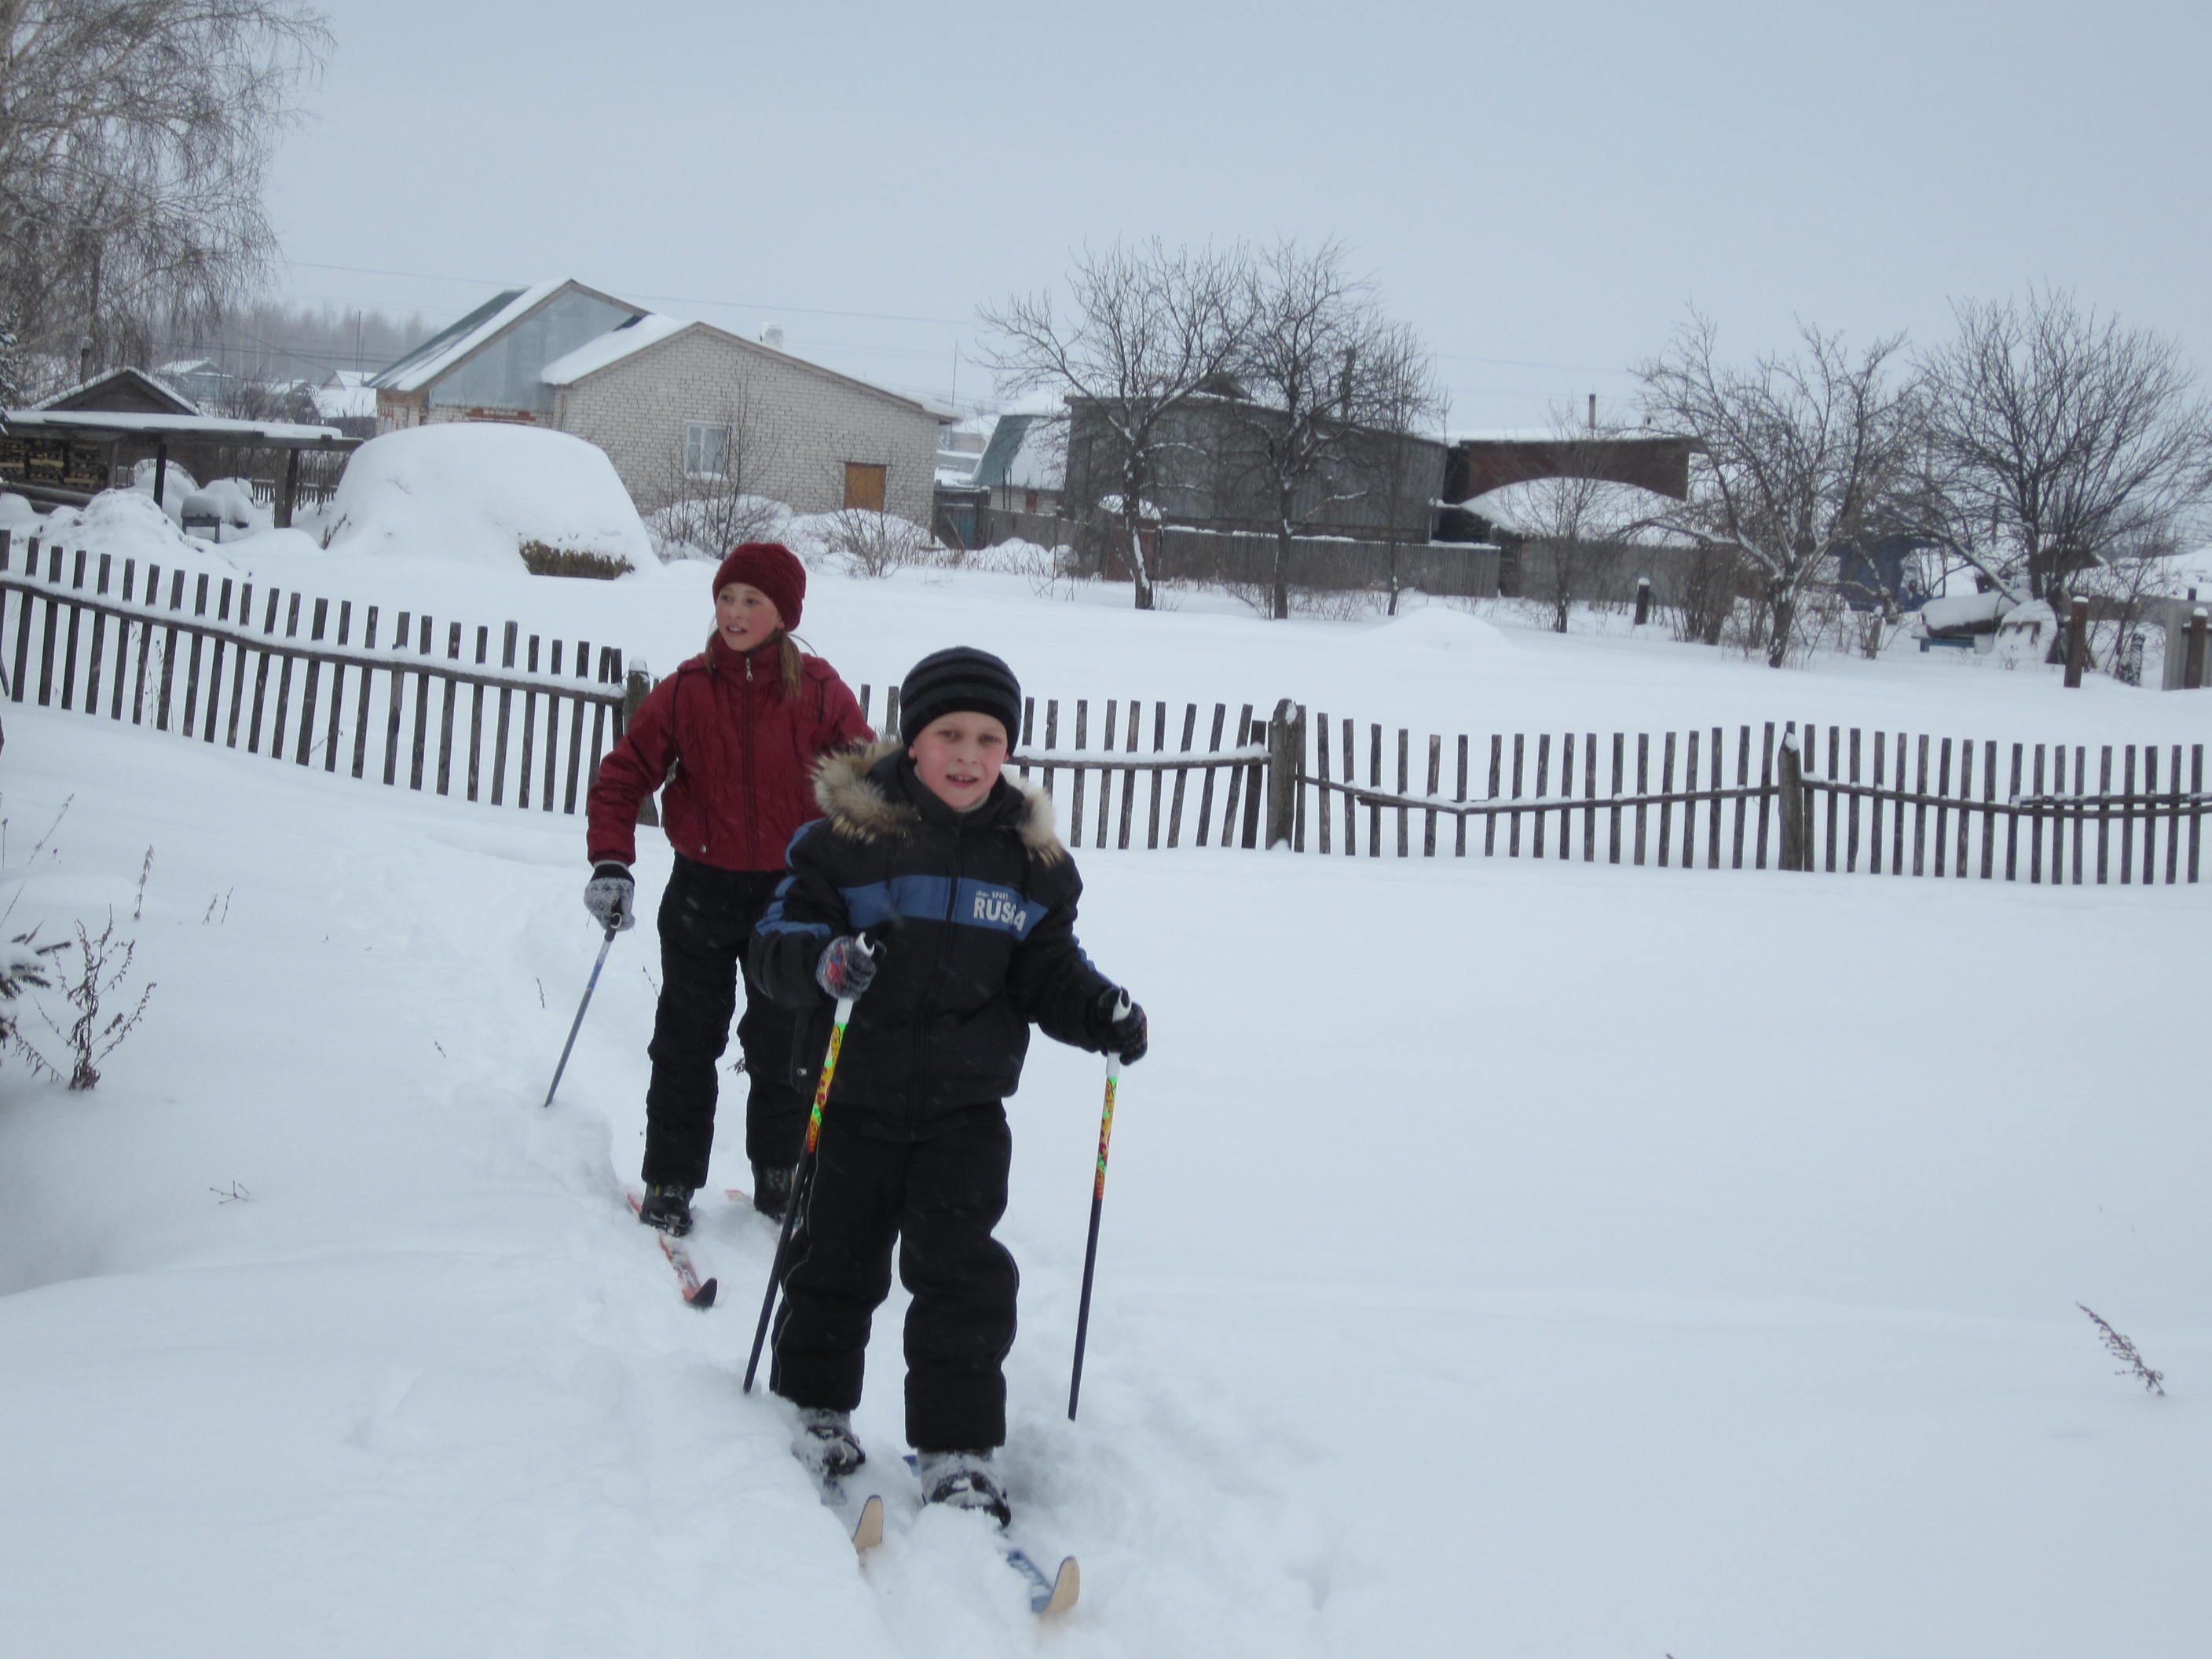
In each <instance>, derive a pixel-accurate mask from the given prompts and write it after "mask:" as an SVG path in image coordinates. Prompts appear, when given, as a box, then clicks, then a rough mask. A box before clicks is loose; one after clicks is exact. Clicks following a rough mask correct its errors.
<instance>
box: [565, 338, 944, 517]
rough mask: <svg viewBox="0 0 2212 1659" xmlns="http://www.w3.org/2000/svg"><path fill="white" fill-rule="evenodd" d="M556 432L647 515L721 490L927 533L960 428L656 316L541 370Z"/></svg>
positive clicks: (830, 375)
mask: <svg viewBox="0 0 2212 1659" xmlns="http://www.w3.org/2000/svg"><path fill="white" fill-rule="evenodd" d="M544 380H545V382H546V384H547V385H548V386H550V388H551V389H552V392H553V423H554V424H555V425H556V426H557V427H559V428H561V429H562V431H564V432H573V433H574V434H575V435H577V436H578V437H580V438H587V439H589V440H590V441H592V442H593V443H595V444H597V445H598V446H599V447H600V448H602V449H604V450H605V451H606V452H607V454H608V455H609V456H610V457H611V459H613V461H614V464H615V470H616V471H617V472H618V473H620V474H621V475H622V479H623V483H625V484H627V485H628V486H629V492H630V495H631V498H632V499H633V500H635V501H636V502H637V504H638V506H639V507H640V508H641V509H642V510H644V511H646V512H651V511H653V509H654V508H656V507H661V506H664V505H665V504H666V503H667V502H668V501H672V500H675V499H677V498H678V496H680V495H684V494H685V493H687V489H696V487H697V486H698V485H699V484H700V483H702V482H704V483H722V482H723V481H726V483H727V484H728V486H729V487H730V488H732V489H738V490H742V491H743V492H744V493H745V494H747V495H767V496H770V497H772V498H773V499H775V500H776V501H782V502H783V503H785V504H786V505H787V506H788V507H792V508H793V510H795V511H797V512H800V513H827V512H833V511H835V510H836V509H837V508H839V507H875V508H877V509H878V510H880V511H883V512H885V513H896V515H897V516H898V517H900V518H902V519H910V520H913V521H914V522H915V523H916V524H921V525H927V524H928V523H929V521H930V512H931V499H932V498H931V491H932V489H933V486H934V483H935V481H936V466H937V435H938V431H939V428H940V427H942V426H943V425H945V424H946V423H947V422H950V421H951V420H952V419H953V418H954V417H953V416H952V415H951V413H950V412H949V411H948V412H940V411H939V410H935V409H933V408H932V407H930V406H928V405H927V404H922V403H920V402H918V401H916V400H915V399H914V398H905V397H901V396H900V395H899V394H898V393H896V392H886V391H884V389H883V388H882V387H880V386H870V385H869V384H867V383H866V381H864V380H854V379H852V378H850V377H849V376H847V375H843V374H837V373H836V371H834V370H831V369H827V368H822V367H821V366H820V365H819V364H816V363H810V362H806V361H805V360H804V359H803V358H799V357H793V356H790V355H788V354H787V353H785V352H782V351H778V350H776V349H774V348H772V347H769V346H765V345H762V344H759V343H756V342H754V341H751V340H747V339H743V338H741V337H738V336H737V335H735V334H731V333H728V332H726V331H723V330H721V329H719V328H715V327H713V326H711V325H708V324H706V323H682V322H678V321H677V320H675V319H672V318H667V317H659V316H647V317H643V318H641V319H639V320H638V321H637V322H636V323H635V324H632V325H628V326H626V327H623V328H619V329H617V330H615V331H612V332H611V333H609V334H605V335H603V336H601V337H599V338H598V339H596V340H592V341H590V342H588V343H586V344H585V345H583V346H581V347H580V348H578V349H576V350H574V351H572V352H570V353H568V355H567V356H564V357H562V358H560V359H559V360H557V361H556V362H552V363H549V364H547V365H546V367H545V369H544Z"/></svg>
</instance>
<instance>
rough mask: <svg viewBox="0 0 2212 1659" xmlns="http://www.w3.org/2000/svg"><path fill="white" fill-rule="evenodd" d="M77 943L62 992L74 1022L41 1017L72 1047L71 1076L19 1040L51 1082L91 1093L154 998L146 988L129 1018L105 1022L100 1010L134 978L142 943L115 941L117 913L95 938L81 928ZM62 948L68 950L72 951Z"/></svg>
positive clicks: (116, 1017)
mask: <svg viewBox="0 0 2212 1659" xmlns="http://www.w3.org/2000/svg"><path fill="white" fill-rule="evenodd" d="M76 943H77V953H78V955H77V960H76V963H73V964H72V965H71V969H70V975H71V976H70V977H69V978H68V979H67V980H66V981H65V982H64V984H63V986H62V987H61V988H62V990H63V993H64V996H65V997H66V998H67V1000H68V1001H69V1005H70V1006H71V1007H72V1008H74V1009H76V1018H75V1019H73V1020H72V1021H70V1024H69V1025H68V1026H67V1027H66V1028H64V1027H63V1026H61V1025H58V1024H55V1023H54V1019H53V1017H52V1015H50V1014H48V1013H47V1012H46V1011H45V1010H44V1009H43V1008H42V1009H40V1011H39V1017H40V1018H41V1019H43V1020H45V1021H46V1027H47V1029H48V1030H51V1031H52V1032H53V1033H54V1034H55V1035H56V1036H58V1037H60V1038H61V1039H62V1041H63V1042H64V1043H66V1044H67V1045H68V1053H67V1054H66V1055H65V1056H64V1058H65V1059H66V1060H68V1062H69V1069H68V1071H67V1072H66V1073H64V1071H63V1069H62V1067H61V1066H58V1065H57V1064H55V1063H54V1061H53V1060H51V1059H49V1058H47V1056H46V1054H43V1053H41V1052H40V1050H39V1049H37V1048H34V1047H33V1045H32V1044H31V1043H29V1042H27V1041H24V1040H22V1039H21V1038H20V1037H19V1038H18V1040H17V1046H18V1050H19V1052H21V1053H23V1054H25V1055H26V1057H27V1058H28V1059H30V1060H32V1061H33V1063H34V1064H35V1065H36V1066H38V1067H39V1068H40V1069H41V1070H43V1071H45V1072H46V1073H47V1074H48V1075H49V1076H52V1077H55V1078H61V1077H64V1076H66V1077H67V1079H68V1080H69V1086H70V1088H71V1089H72V1090H81V1089H89V1088H92V1087H93V1086H94V1085H96V1084H98V1083H99V1081H100V1069H99V1065H100V1061H101V1060H105V1059H106V1058H107V1056H108V1055H110V1054H113V1053H114V1052H115V1050H116V1048H118V1046H120V1044H121V1043H122V1042H123V1039H124V1038H125V1037H127V1036H130V1035H131V1032H132V1031H134V1030H137V1026H138V1022H139V1021H140V1020H141V1019H143V1018H145V1014H146V1005H147V1002H148V1001H149V1000H150V999H151V998H152V996H153V994H154V987H153V986H152V985H150V984H149V985H148V986H147V987H145V988H144V989H143V990H142V991H140V992H139V994H138V1000H137V1003H136V1004H135V1005H134V1006H132V1007H131V1012H129V1013H127V1014H120V1013H118V1014H110V1015H109V1016H108V1017H107V1018H106V1020H105V1021H104V1022H103V1021H102V1020H101V1018H100V1007H101V1005H102V1004H103V1003H104V1002H105V1001H106V1000H107V999H108V998H109V997H111V996H112V995H113V994H115V992H116V991H117V990H118V989H119V988H120V987H121V986H122V984H123V981H124V979H125V977H126V976H127V975H129V974H130V972H131V960H132V958H133V957H136V956H137V951H138V942H137V940H136V939H118V938H117V937H116V936H115V913H114V912H113V911H112V910H111V911H110V912H108V916H107V925H106V927H103V928H101V929H100V932H99V933H96V934H94V933H87V932H86V931H85V927H84V924H83V923H82V922H79V923H78V924H77V925H76ZM59 948H60V949H63V950H66V949H67V948H68V946H67V945H62V946H61V947H59ZM57 965H58V964H57Z"/></svg>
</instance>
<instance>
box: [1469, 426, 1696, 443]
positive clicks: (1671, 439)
mask: <svg viewBox="0 0 2212 1659" xmlns="http://www.w3.org/2000/svg"><path fill="white" fill-rule="evenodd" d="M1444 441H1445V442H1446V443H1450V444H1578V443H1607V444H1656V443H1677V444H1678V443H1681V442H1683V441H1684V437H1683V435H1682V434H1681V433H1679V432H1665V431H1662V430H1661V429H1660V428H1657V427H1632V428H1628V429H1627V430H1626V431H1622V430H1620V429H1619V428H1603V429H1601V430H1598V431H1595V432H1590V431H1584V430H1583V429H1582V428H1570V429H1568V430H1566V431H1564V432H1563V431H1561V430H1560V429H1559V428H1558V427H1555V426H1500V427H1488V428H1481V429H1480V430H1476V431H1471V432H1453V433H1449V434H1447V435H1445V438H1444Z"/></svg>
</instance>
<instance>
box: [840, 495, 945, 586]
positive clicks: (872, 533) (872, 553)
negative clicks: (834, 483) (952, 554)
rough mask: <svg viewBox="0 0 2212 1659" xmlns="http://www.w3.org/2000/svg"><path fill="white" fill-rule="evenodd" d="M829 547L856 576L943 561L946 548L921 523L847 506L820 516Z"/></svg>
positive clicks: (884, 573)
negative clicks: (840, 511) (939, 544)
mask: <svg viewBox="0 0 2212 1659" xmlns="http://www.w3.org/2000/svg"><path fill="white" fill-rule="evenodd" d="M822 522H823V539H824V540H825V541H826V542H827V544H828V545H829V551H830V552H831V553H832V554H834V555H835V556H836V557H837V558H838V559H840V560H842V562H843V563H844V566H845V568H846V569H847V570H848V571H850V572H851V573H852V574H854V575H855V576H888V575H890V573H891V572H892V571H894V570H896V569H898V568H901V567H902V566H904V565H913V564H925V565H939V564H943V563H944V562H945V550H944V549H943V548H940V547H939V546H938V544H937V543H936V541H935V540H934V539H933V538H932V537H931V536H930V534H929V532H927V531H926V530H924V529H923V528H922V527H921V526H920V525H918V524H915V523H914V522H913V521H912V520H907V519H902V518H898V517H896V516H895V515H893V514H891V513H873V512H871V511H869V510H868V509H867V508H866V507H847V508H845V510H844V511H842V513H826V514H824V515H823V521H822Z"/></svg>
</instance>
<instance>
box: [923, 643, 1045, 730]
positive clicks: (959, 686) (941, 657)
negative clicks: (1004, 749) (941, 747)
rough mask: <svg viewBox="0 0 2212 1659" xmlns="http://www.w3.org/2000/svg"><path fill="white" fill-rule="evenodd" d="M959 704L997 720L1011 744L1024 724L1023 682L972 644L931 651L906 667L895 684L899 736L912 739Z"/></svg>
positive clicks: (961, 706)
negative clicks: (902, 678) (900, 681)
mask: <svg viewBox="0 0 2212 1659" xmlns="http://www.w3.org/2000/svg"><path fill="white" fill-rule="evenodd" d="M963 710H966V711H969V712H971V713H974V714H988V715H990V716H991V717H992V718H993V719H994V720H997V721H998V722H999V723H1000V725H1001V726H1005V727H1006V743H1007V744H1008V746H1009V747H1011V746H1012V744H1013V743H1014V740H1015V739H1016V738H1018V737H1019V736H1020V735H1021V730H1022V687H1021V682H1020V681H1018V680H1017V679H1016V678H1014V671H1013V670H1012V669H1011V668H1009V667H1007V666H1006V664H1005V663H1003V662H1001V661H1000V659H998V658H996V657H994V656H993V655H992V654H991V653H989V652H987V651H978V650H976V649H975V647H973V646H969V645H956V646H954V647H951V649H950V650H948V651H933V652H932V653H930V654H929V655H927V656H926V657H924V658H923V659H921V661H920V662H918V663H916V664H915V665H914V666H913V667H912V668H910V669H908V671H907V676H906V683H905V684H903V685H902V686H900V687H899V740H900V741H901V742H902V743H908V744H910V743H912V742H913V741H914V740H915V738H919V737H920V736H921V734H922V733H923V732H926V731H927V730H928V729H929V726H930V723H931V722H932V721H933V720H937V719H938V718H939V717H940V716H941V715H945V714H957V713H959V712H961V711H963Z"/></svg>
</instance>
